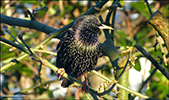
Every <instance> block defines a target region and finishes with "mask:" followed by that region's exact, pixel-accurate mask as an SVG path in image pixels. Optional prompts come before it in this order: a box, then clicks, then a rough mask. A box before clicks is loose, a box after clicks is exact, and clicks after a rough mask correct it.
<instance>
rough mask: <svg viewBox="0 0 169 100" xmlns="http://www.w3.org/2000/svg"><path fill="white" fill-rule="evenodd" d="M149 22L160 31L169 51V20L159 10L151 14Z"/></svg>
mask: <svg viewBox="0 0 169 100" xmlns="http://www.w3.org/2000/svg"><path fill="white" fill-rule="evenodd" d="M148 22H149V24H150V25H152V26H153V27H154V28H155V29H156V30H157V31H158V32H159V35H160V36H161V37H162V38H163V40H164V42H165V44H166V46H167V50H168V52H169V32H168V31H169V30H168V29H169V20H168V19H166V18H165V17H164V16H163V15H162V14H161V12H160V11H159V10H158V11H156V12H155V13H154V14H153V15H152V16H151V18H150V19H149V21H148Z"/></svg>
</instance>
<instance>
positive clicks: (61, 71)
mask: <svg viewBox="0 0 169 100" xmlns="http://www.w3.org/2000/svg"><path fill="white" fill-rule="evenodd" d="M57 72H60V74H59V78H58V79H60V78H61V76H63V75H64V74H65V69H64V68H59V69H58V71H57Z"/></svg>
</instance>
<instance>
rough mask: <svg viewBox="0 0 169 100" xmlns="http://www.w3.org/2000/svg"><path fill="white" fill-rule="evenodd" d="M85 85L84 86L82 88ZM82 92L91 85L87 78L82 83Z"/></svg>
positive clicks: (87, 89)
mask: <svg viewBox="0 0 169 100" xmlns="http://www.w3.org/2000/svg"><path fill="white" fill-rule="evenodd" d="M83 86H84V88H82V87H83ZM81 88H82V92H83V93H84V92H85V91H89V85H88V82H87V80H85V81H84V83H83V84H82V85H81Z"/></svg>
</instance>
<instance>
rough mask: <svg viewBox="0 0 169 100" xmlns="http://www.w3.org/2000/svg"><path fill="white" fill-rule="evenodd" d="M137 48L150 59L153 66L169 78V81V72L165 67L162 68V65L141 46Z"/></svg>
mask: <svg viewBox="0 0 169 100" xmlns="http://www.w3.org/2000/svg"><path fill="white" fill-rule="evenodd" d="M135 47H136V48H137V49H138V50H139V51H140V52H141V53H142V54H143V55H144V56H145V57H146V58H147V59H149V60H150V61H151V62H152V64H153V65H154V66H155V67H156V68H157V69H159V70H160V71H161V73H162V74H163V75H164V76H165V77H166V78H167V79H169V72H168V71H167V70H166V69H165V68H164V67H163V66H161V64H159V63H158V62H157V61H156V60H155V59H154V58H153V57H152V56H151V55H150V54H149V53H148V52H147V51H146V50H145V49H144V48H143V47H142V46H141V45H140V44H138V43H137V44H136V45H135Z"/></svg>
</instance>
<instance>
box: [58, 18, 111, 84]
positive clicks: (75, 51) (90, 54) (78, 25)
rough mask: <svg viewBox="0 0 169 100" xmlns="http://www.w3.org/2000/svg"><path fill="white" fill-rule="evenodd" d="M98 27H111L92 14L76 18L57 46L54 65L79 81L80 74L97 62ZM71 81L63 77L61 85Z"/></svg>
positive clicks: (98, 54) (99, 51)
mask: <svg viewBox="0 0 169 100" xmlns="http://www.w3.org/2000/svg"><path fill="white" fill-rule="evenodd" d="M100 29H113V28H111V27H109V26H106V25H104V24H101V23H100V22H99V20H98V19H97V18H96V17H95V16H94V15H84V16H82V17H80V18H79V19H77V20H76V21H75V22H74V24H73V26H72V28H70V29H69V30H67V31H66V33H65V35H64V36H63V38H62V39H61V40H60V42H59V44H58V46H57V50H58V53H57V60H56V66H57V67H58V68H60V69H61V70H62V69H64V70H65V72H66V73H67V74H68V75H70V76H72V77H74V78H76V79H78V80H79V81H80V77H81V75H83V74H84V73H86V72H89V71H91V70H93V69H94V68H95V66H96V64H97V60H98V58H99V56H100V53H101V47H100V45H99V41H98V34H99V31H100ZM62 71H63V70H62ZM84 76H85V74H84ZM85 81H86V76H85ZM72 83H73V82H71V81H69V80H68V79H66V78H64V79H63V82H62V84H61V86H62V87H68V86H69V85H71V84H72Z"/></svg>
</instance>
